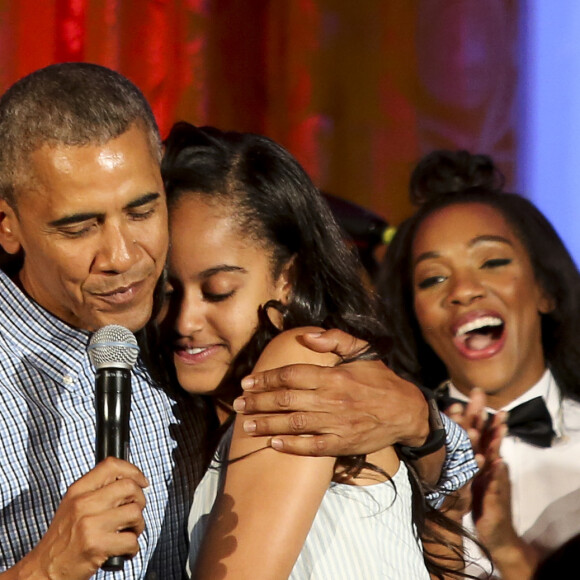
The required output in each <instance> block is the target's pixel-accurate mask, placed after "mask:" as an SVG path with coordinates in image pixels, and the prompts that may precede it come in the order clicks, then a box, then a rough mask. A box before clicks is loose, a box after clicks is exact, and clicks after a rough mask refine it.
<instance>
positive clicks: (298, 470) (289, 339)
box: [193, 328, 339, 580]
mask: <svg viewBox="0 0 580 580" xmlns="http://www.w3.org/2000/svg"><path fill="white" fill-rule="evenodd" d="M317 330H318V329H313V328H306V329H305V328H301V329H294V330H290V331H286V332H284V333H282V334H281V335H279V336H277V337H275V338H274V339H273V340H272V341H271V342H270V343H269V344H268V346H267V347H266V349H265V350H264V351H263V353H262V355H261V356H260V359H259V360H258V363H257V365H256V367H255V370H256V371H262V370H267V369H271V368H276V367H280V366H284V365H287V364H293V363H313V364H318V365H323V366H333V365H335V364H337V363H338V362H339V358H338V357H337V356H336V355H334V354H332V353H316V352H313V351H311V350H310V349H308V348H306V347H305V346H303V345H302V343H301V339H300V337H301V335H302V334H304V333H305V332H316V331H317ZM252 419H253V418H252V416H248V415H239V416H237V418H236V421H235V425H234V432H233V438H232V443H231V447H230V455H229V459H230V463H229V464H228V466H227V475H226V480H225V485H224V489H223V491H222V493H221V494H220V495H218V498H217V500H216V503H215V505H214V508H213V511H212V514H211V517H210V522H209V525H208V528H207V532H206V535H205V538H204V541H203V543H202V546H201V549H200V553H199V557H198V561H197V564H196V570H195V573H194V575H193V577H195V578H198V579H200V580H203V579H204V578H207V579H211V580H216V579H218V578H235V579H245V578H252V579H253V580H263V579H287V578H288V576H289V574H290V572H291V570H292V568H293V566H294V563H295V562H296V559H297V557H298V555H299V554H300V550H301V549H302V545H303V544H304V540H305V539H306V536H307V534H308V531H309V530H310V527H311V525H312V521H313V519H314V516H315V515H316V512H317V511H318V508H319V506H320V502H321V501H322V498H323V496H324V493H325V492H326V490H327V489H328V486H329V484H330V481H331V479H332V475H333V471H334V464H335V461H336V459H335V458H332V457H304V456H296V455H288V454H283V453H278V452H277V451H275V450H273V449H272V448H270V447H269V437H250V436H248V435H246V434H245V433H244V431H243V429H242V425H243V422H245V421H252Z"/></svg>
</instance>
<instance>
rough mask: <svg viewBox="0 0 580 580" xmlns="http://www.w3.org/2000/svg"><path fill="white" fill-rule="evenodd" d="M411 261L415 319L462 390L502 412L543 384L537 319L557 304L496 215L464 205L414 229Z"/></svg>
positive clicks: (482, 206)
mask: <svg viewBox="0 0 580 580" xmlns="http://www.w3.org/2000/svg"><path fill="white" fill-rule="evenodd" d="M412 258H413V271H412V279H413V288H414V304H415V314H416V316H417V319H418V321H419V325H420V327H421V330H422V333H423V336H424V338H425V340H426V341H427V342H428V343H429V345H430V346H431V348H433V350H434V351H435V352H436V353H437V355H438V356H439V357H440V358H441V360H442V361H443V363H444V364H445V366H446V367H447V371H448V373H449V375H450V378H451V380H452V381H453V383H454V384H455V386H457V388H458V389H459V390H460V391H462V392H463V393H465V394H468V393H469V391H470V390H471V389H472V388H473V387H480V388H482V389H483V390H484V391H485V392H486V393H487V395H488V397H487V399H488V404H489V405H490V406H491V407H495V408H499V407H501V406H503V405H505V404H507V403H508V402H510V401H512V400H514V399H515V398H517V397H518V396H519V395H520V394H522V393H523V392H525V391H526V390H527V389H529V388H530V387H531V386H532V385H533V384H534V383H535V382H537V381H538V380H539V378H540V377H541V375H542V373H543V371H544V369H545V362H544V353H543V349H542V343H541V324H540V313H546V312H549V311H550V309H551V306H552V301H551V299H550V298H549V297H548V296H546V294H545V292H544V291H543V290H542V288H541V287H540V286H539V284H538V283H537V282H536V280H535V277H534V273H533V270H532V265H531V263H530V259H529V256H528V254H527V252H526V250H525V248H524V246H523V245H522V243H521V242H520V240H519V239H518V237H517V236H516V235H515V234H514V232H513V231H512V228H511V227H510V226H509V225H508V223H507V222H506V221H505V219H504V218H503V216H502V215H501V214H500V213H499V212H498V211H497V210H495V209H494V208H492V207H490V206H488V205H485V204H481V203H465V204H456V205H452V206H449V207H446V208H443V209H441V210H439V211H437V212H435V213H433V214H432V215H430V216H429V217H428V218H426V219H425V221H424V222H423V223H422V224H421V225H420V226H419V228H418V230H417V234H416V236H415V240H414V243H413V251H412Z"/></svg>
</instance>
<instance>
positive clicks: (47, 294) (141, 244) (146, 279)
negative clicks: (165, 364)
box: [0, 126, 168, 331]
mask: <svg viewBox="0 0 580 580" xmlns="http://www.w3.org/2000/svg"><path fill="white" fill-rule="evenodd" d="M30 167H31V176H32V178H33V179H32V181H31V182H30V184H29V185H26V186H24V187H22V188H21V189H19V190H18V191H17V198H16V199H17V202H16V204H17V210H18V211H17V213H16V212H15V211H14V210H13V209H12V208H10V206H8V205H7V204H6V202H4V201H2V200H0V243H1V244H2V246H3V247H4V249H5V250H6V251H7V252H9V253H15V252H17V251H18V250H19V249H20V248H22V249H23V250H24V264H23V267H22V269H21V271H20V273H19V279H20V283H21V285H22V287H23V288H24V290H25V291H26V292H27V293H28V294H29V296H31V297H32V298H33V299H34V300H35V301H36V302H38V303H39V304H40V305H41V306H43V307H44V308H45V309H46V310H48V311H49V312H51V313H52V314H54V315H56V316H57V317H59V318H60V319H61V320H63V321H65V322H67V323H68V324H71V325H72V326H75V327H77V328H82V329H85V330H90V331H94V330H96V329H98V328H100V327H102V326H105V325H107V324H120V325H122V326H125V327H127V328H129V329H130V330H133V331H135V330H138V329H140V328H142V327H143V326H144V325H145V323H146V322H147V320H148V319H149V317H150V315H151V309H152V301H153V289H154V287H155V283H156V281H157V279H158V278H159V276H160V274H161V271H162V269H163V266H164V263H165V255H166V252H167V240H168V231H167V209H166V203H165V193H164V190H163V182H162V180H161V174H160V170H159V163H158V162H157V160H156V159H155V158H154V156H153V155H152V153H151V151H150V149H149V147H148V141H147V138H146V134H145V133H144V131H143V130H141V129H139V128H137V127H135V126H134V127H132V128H131V129H129V130H128V131H127V132H125V133H124V134H122V135H121V136H120V137H117V138H116V139H112V140H111V141H109V142H108V143H106V144H104V145H86V146H82V147H74V146H65V145H59V146H56V147H48V146H43V147H41V148H40V149H38V150H37V151H34V152H33V153H32V154H31V155H30Z"/></svg>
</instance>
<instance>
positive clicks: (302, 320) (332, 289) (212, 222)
mask: <svg viewBox="0 0 580 580" xmlns="http://www.w3.org/2000/svg"><path fill="white" fill-rule="evenodd" d="M162 171H163V175H164V180H165V185H166V189H167V193H168V203H169V211H170V223H171V250H170V255H169V284H170V287H171V292H172V296H171V300H170V301H169V311H168V312H167V314H166V317H165V322H164V329H163V332H164V335H165V336H167V337H170V338H169V340H168V341H167V347H168V349H169V350H170V358H171V361H172V362H173V364H174V368H175V373H176V379H177V381H178V382H179V384H180V385H181V387H182V388H184V389H185V390H186V391H189V392H191V393H205V394H207V395H209V396H210V397H211V400H212V402H213V404H214V406H215V409H216V411H217V414H218V416H219V419H220V422H221V423H222V424H223V426H224V430H225V436H224V438H223V439H222V442H221V443H220V446H219V449H218V452H217V455H216V458H215V459H214V461H213V462H212V466H211V467H210V469H209V471H208V472H207V474H206V477H205V478H204V480H203V482H202V483H201V485H200V487H199V488H198V490H197V492H196V495H195V499H194V505H193V509H192V513H191V517H190V527H191V542H192V545H191V559H190V564H191V570H192V571H193V576H194V577H195V578H201V579H203V578H212V579H214V578H223V577H227V578H247V577H252V578H288V577H291V578H322V577H325V578H327V577H332V578H337V579H340V578H354V577H365V578H379V577H385V578H393V579H396V578H400V579H405V580H406V579H408V578H414V579H420V578H429V571H432V572H433V573H435V574H437V575H438V577H442V573H443V572H444V571H445V569H446V568H445V567H444V566H441V565H436V564H435V563H434V562H433V561H432V560H431V559H430V558H428V557H425V556H424V552H423V546H422V543H421V541H420V539H419V537H420V535H421V534H425V537H427V538H428V539H430V540H432V541H434V538H435V535H434V534H435V532H428V531H427V530H426V526H425V525H424V519H425V513H427V515H428V517H429V518H431V519H432V520H433V521H436V523H438V524H442V525H448V527H450V528H452V525H451V524H450V523H448V522H446V520H445V519H444V518H442V517H441V516H440V514H436V513H434V512H433V511H432V510H429V509H428V508H427V507H426V506H425V504H424V500H423V497H424V496H423V492H424V490H423V489H422V488H421V484H420V482H418V481H417V480H416V478H415V476H414V475H413V473H412V470H410V469H408V467H407V465H406V464H405V463H404V462H403V461H401V460H400V458H399V455H398V453H397V451H396V450H395V449H394V448H393V447H388V448H385V449H382V450H380V451H378V452H376V453H372V454H369V455H368V456H366V457H364V456H363V457H345V458H341V459H340V460H338V461H337V460H336V459H334V458H328V457H298V456H292V455H285V454H280V453H277V452H276V451H275V450H273V449H272V448H271V447H270V446H269V442H268V441H267V440H264V439H265V438H259V437H258V438H256V437H250V436H248V435H247V434H246V431H245V430H244V428H245V429H246V430H247V429H248V428H251V417H250V418H249V419H248V418H246V417H242V419H240V418H237V419H236V420H235V421H234V422H233V424H232V421H231V417H232V413H231V404H232V401H233V400H234V398H235V397H236V396H237V395H238V394H239V386H238V385H239V381H240V378H241V377H243V376H244V375H246V374H247V373H248V371H249V370H251V369H252V368H253V369H255V370H258V371H259V370H263V369H268V368H272V367H278V366H283V365H286V364H291V363H296V362H304V363H315V364H318V365H326V366H335V365H339V364H340V363H341V362H342V361H341V360H340V359H339V357H337V356H336V355H334V354H327V353H324V354H322V353H315V352H313V351H311V350H310V349H307V348H306V347H305V346H304V344H303V341H304V337H305V334H306V333H317V332H319V331H320V330H321V329H326V328H338V329H341V330H345V331H347V332H349V333H350V334H352V335H354V336H357V337H360V338H362V339H363V340H365V341H367V342H368V344H369V348H368V349H366V350H364V351H362V352H361V353H360V355H359V356H360V357H361V358H365V357H369V358H374V357H383V358H385V359H386V358H387V355H388V352H389V350H390V345H391V342H392V341H391V339H390V335H389V334H388V333H387V332H386V330H385V328H384V327H383V325H382V324H381V323H380V322H379V320H380V319H381V317H380V307H379V302H378V300H377V299H376V297H375V296H374V295H373V294H370V293H369V291H368V290H367V289H366V288H365V286H364V284H363V283H362V280H361V278H360V265H359V263H358V262H357V260H356V259H355V257H354V254H353V253H352V252H351V251H350V250H349V249H347V247H346V245H345V244H344V243H343V241H342V239H341V233H340V231H339V229H338V227H337V225H336V223H335V222H334V220H333V218H332V216H331V214H330V211H329V209H328V207H327V206H326V205H325V203H324V201H323V200H322V198H321V196H320V194H319V193H318V191H317V190H316V188H315V187H314V186H313V184H312V182H311V181H310V179H309V178H308V176H307V175H306V173H305V172H304V170H303V169H302V168H301V167H300V166H299V164H298V163H297V162H296V161H295V160H294V159H293V158H292V157H291V156H290V155H289V154H288V152H287V151H285V150H284V149H283V148H282V147H280V146H278V145H276V144H275V143H274V142H272V141H271V140H269V139H267V138H265V137H261V136H257V135H251V134H239V133H223V132H221V131H218V130H216V129H212V128H201V129H198V128H195V127H193V126H191V125H188V124H185V123H180V124H178V125H177V126H176V127H174V129H173V130H172V132H171V134H170V136H169V137H168V139H167V141H166V152H165V158H164V162H163V166H162ZM193 239H194V240H195V242H194V243H192V240H193ZM281 331H283V332H281ZM244 423H245V425H244ZM216 496H217V499H216ZM214 502H215V505H214ZM212 507H213V511H212ZM453 531H454V532H456V531H457V528H453ZM437 537H438V536H437ZM449 552H450V554H451V556H452V557H453V558H454V560H453V561H452V562H451V563H449V562H448V563H447V564H448V567H453V566H455V567H457V561H458V558H460V556H461V552H460V549H459V548H458V547H457V546H455V547H451V546H450V547H449Z"/></svg>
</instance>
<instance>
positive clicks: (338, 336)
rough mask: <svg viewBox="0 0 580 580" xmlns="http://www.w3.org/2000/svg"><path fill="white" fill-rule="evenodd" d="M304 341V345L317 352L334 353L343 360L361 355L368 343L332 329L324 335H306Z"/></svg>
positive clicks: (315, 333)
mask: <svg viewBox="0 0 580 580" xmlns="http://www.w3.org/2000/svg"><path fill="white" fill-rule="evenodd" d="M302 340H303V342H304V344H305V345H306V346H307V347H308V348H310V349H311V350H314V351H316V352H333V353H335V354H337V355H338V356H340V357H342V358H351V357H353V356H356V355H357V354H360V353H361V352H362V351H363V350H364V349H365V348H366V347H367V342H365V341H364V340H360V339H358V338H355V337H354V336H351V335H350V334H347V333H346V332H343V331H342V330H338V329H332V330H327V331H325V332H322V333H317V332H313V333H306V334H304V335H303V337H302Z"/></svg>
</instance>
